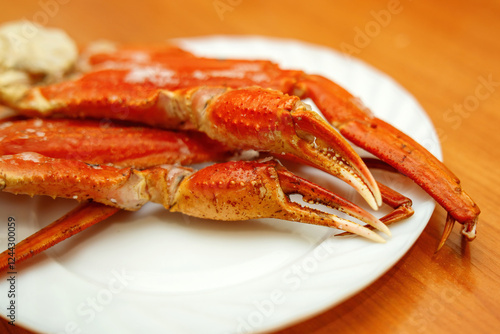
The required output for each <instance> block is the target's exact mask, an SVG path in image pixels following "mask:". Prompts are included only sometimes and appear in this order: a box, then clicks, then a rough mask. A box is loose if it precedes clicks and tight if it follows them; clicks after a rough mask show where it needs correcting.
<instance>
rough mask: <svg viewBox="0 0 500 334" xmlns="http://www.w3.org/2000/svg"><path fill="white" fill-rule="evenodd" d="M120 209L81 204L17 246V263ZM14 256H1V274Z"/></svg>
mask: <svg viewBox="0 0 500 334" xmlns="http://www.w3.org/2000/svg"><path fill="white" fill-rule="evenodd" d="M119 210H120V209H118V208H114V207H111V206H106V205H102V204H100V203H96V202H90V203H88V202H85V203H82V204H80V205H79V206H78V207H76V208H75V209H73V210H71V211H70V212H69V213H68V214H66V215H64V216H63V217H61V218H59V219H58V220H56V221H55V222H53V223H52V224H50V225H48V226H46V227H44V228H43V229H41V230H39V231H38V232H36V233H35V234H33V235H31V236H29V237H28V238H26V239H24V240H23V241H21V242H19V243H17V244H16V247H15V251H14V256H15V263H16V264H19V263H21V262H23V261H24V260H27V259H29V258H31V257H32V256H34V255H36V254H38V253H40V252H43V251H44V250H46V249H48V248H50V247H52V246H54V245H55V244H58V243H59V242H61V241H63V240H65V239H67V238H69V237H71V236H73V235H75V234H77V233H79V232H81V231H83V230H85V229H86V228H88V227H90V226H92V225H95V224H96V223H98V222H100V221H103V220H105V219H106V218H108V217H110V216H112V215H113V214H115V213H116V212H118V211H119ZM11 257H12V254H11V253H10V251H9V250H6V251H4V252H3V253H1V254H0V272H2V271H3V270H5V269H7V267H8V264H9V259H10V258H11Z"/></svg>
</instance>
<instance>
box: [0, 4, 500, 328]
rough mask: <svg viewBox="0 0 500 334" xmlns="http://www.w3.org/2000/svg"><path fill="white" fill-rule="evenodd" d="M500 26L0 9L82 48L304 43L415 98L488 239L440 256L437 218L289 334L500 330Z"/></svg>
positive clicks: (445, 10) (473, 15)
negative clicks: (450, 293) (268, 39)
mask: <svg viewBox="0 0 500 334" xmlns="http://www.w3.org/2000/svg"><path fill="white" fill-rule="evenodd" d="M499 18H500V1H498V0H479V1H467V0H454V1H451V0H446V1H435V0H413V1H412V0H374V1H367V0H366V1H352V0H333V1H332V0H307V1H296V0H295V1H292V0H287V1H284V0H278V1H264V0H254V1H251V0H184V1H173V0H143V1H132V0H120V1H118V0H112V1H102V0H30V1H28V0H17V1H15V2H14V1H10V2H7V1H5V0H4V1H3V3H2V5H1V6H0V23H3V22H6V21H11V20H20V19H26V20H31V21H35V22H37V23H39V24H41V25H44V26H50V27H58V28H62V29H64V30H66V31H67V32H68V33H69V35H70V36H72V37H73V38H74V39H75V40H76V42H77V43H79V44H85V43H88V42H90V41H93V40H96V39H110V40H114V41H118V42H129V43H162V42H166V41H168V40H170V39H172V38H179V37H191V36H205V35H219V34H222V35H263V36H272V37H280V38H291V39H298V40H302V41H305V42H310V43H314V44H319V45H323V46H326V47H330V48H332V49H335V50H337V51H340V52H346V53H349V54H351V55H352V56H354V57H357V58H359V59H361V60H363V61H364V62H366V63H368V64H370V65H372V66H373V67H375V68H377V69H379V70H380V71H382V72H385V73H386V74H388V75H389V76H391V77H392V78H394V79H395V80H396V81H398V82H399V83H400V84H401V85H402V86H403V87H405V88H406V89H407V90H408V91H409V92H410V93H411V94H412V95H414V96H415V97H416V99H417V100H418V101H419V103H420V104H421V105H422V106H423V108H424V109H425V110H426V112H427V113H428V114H429V116H430V117H431V119H432V121H433V123H434V125H435V127H436V130H437V132H438V135H439V138H440V141H441V144H442V148H443V153H444V154H443V155H444V160H445V162H446V164H447V166H448V167H450V169H451V170H453V171H454V172H455V173H456V174H457V175H459V176H460V178H461V180H462V184H463V185H464V187H465V188H466V189H467V190H468V193H469V194H470V195H471V196H472V197H473V198H475V199H476V201H478V202H479V204H480V207H481V208H482V210H483V214H482V216H481V222H480V228H481V233H482V234H481V241H476V242H475V244H474V245H473V246H474V247H471V249H472V251H471V253H472V255H471V254H470V253H469V250H468V248H467V250H465V251H464V249H465V248H466V247H464V245H463V243H462V239H461V237H460V235H459V232H458V229H456V231H454V233H452V235H451V237H450V239H449V241H448V244H447V247H445V249H443V250H442V251H441V252H440V253H439V254H438V255H437V256H436V255H434V253H433V252H434V250H435V246H436V243H437V241H438V240H439V237H440V235H441V232H442V228H443V224H444V220H445V217H446V213H445V212H444V210H443V209H441V208H438V209H436V211H435V213H434V215H433V216H432V218H431V221H430V222H429V224H428V227H427V228H426V230H425V231H424V234H423V235H422V236H421V237H420V239H419V240H418V241H417V243H416V245H415V246H414V247H413V248H412V249H411V250H410V252H409V253H408V254H407V256H405V257H404V258H403V259H402V260H401V261H400V262H399V263H398V264H397V265H396V266H395V267H394V268H393V269H391V270H390V271H389V272H388V273H387V274H386V275H385V276H383V277H382V278H380V279H379V280H378V281H377V282H375V283H374V284H373V285H371V286H370V287H369V288H367V289H366V290H365V291H363V292H362V293H360V294H358V295H356V296H354V297H353V298H352V299H350V300H349V301H347V302H345V303H343V304H342V305H339V306H337V307H335V308H333V309H332V310H329V311H328V312H325V313H323V314H321V315H318V316H317V317H315V318H312V319H310V320H307V321H305V322H302V323H300V324H298V325H296V326H294V327H293V328H291V329H290V328H289V329H287V330H286V331H285V330H284V331H283V333H284V332H293V333H306V332H307V333H317V334H319V333H327V332H330V331H333V330H338V331H340V332H342V331H347V330H351V331H353V332H356V333H361V332H366V333H368V332H370V333H371V332H373V330H374V328H376V329H377V331H378V332H381V333H384V332H394V333H396V332H397V333H404V332H407V333H414V332H416V333H420V332H428V331H429V330H430V329H435V330H434V331H431V332H438V331H439V332H448V331H450V330H452V329H453V330H454V331H459V332H460V331H462V330H464V328H462V324H468V326H470V327H468V328H472V327H473V328H474V330H475V331H477V332H484V333H487V332H488V328H493V327H489V326H490V325H491V326H495V325H494V324H495V321H496V324H497V326H496V328H498V325H500V324H499V322H500V321H499V320H498V315H496V317H495V316H494V315H492V314H491V312H492V310H495V309H497V310H498V307H499V305H498V302H495V303H493V302H490V293H491V292H492V291H498V285H496V287H495V285H494V284H495V283H494V282H498V281H496V280H497V279H498V277H500V276H499V274H498V273H496V274H493V273H492V272H489V271H484V270H481V269H478V268H477V267H480V266H481V265H484V266H483V268H484V267H485V266H488V267H489V266H490V262H489V261H490V260H491V258H492V257H493V258H494V255H493V256H492V255H491V254H495V253H496V254H498V253H499V252H498V250H495V249H497V247H496V246H495V244H496V242H495V239H494V238H495V237H494V236H493V234H492V233H493V232H494V233H495V234H496V235H497V237H498V235H499V234H500V233H499V232H498V227H494V226H496V225H495V224H494V222H495V221H497V220H498V218H497V216H496V215H493V213H494V212H495V211H496V210H497V209H498V204H497V203H496V200H498V196H495V195H494V194H495V193H496V194H497V195H498V190H497V189H496V188H497V187H494V186H492V185H494V184H498V178H499V177H500V175H499V172H498V170H499V169H498V166H496V167H495V165H496V164H497V163H500V155H499V150H498V144H500V135H499V131H498V125H499V124H500V112H499V110H500V94H499V93H498V91H499V87H500V62H499V55H500V41H499V37H498V36H499V33H500V19H499ZM479 93H481V94H479ZM492 166H493V168H492ZM492 188H494V189H493V191H494V192H493V193H491V192H489V190H492ZM486 189H489V190H488V191H487V190H486ZM492 231H493V232H492ZM471 258H472V260H471ZM471 263H472V265H471ZM495 268H497V269H498V266H496V267H495ZM496 284H498V283H496ZM455 287H457V288H463V290H462V291H464V292H463V293H462V295H461V298H462V300H461V301H460V302H458V303H454V304H453V305H445V306H447V307H444V306H443V304H440V307H434V308H432V307H429V305H435V304H433V301H435V300H436V296H439V291H443V289H455ZM444 291H446V290H444ZM401 296H404V297H405V298H401ZM377 298H378V299H377ZM381 300H382V301H383V303H380V301H381ZM381 304H384V305H381ZM438 306H439V305H438ZM448 306H449V307H448ZM448 308H450V309H451V308H452V309H454V310H455V312H447V311H446V310H447V309H448ZM367 310H370V312H366V311H367ZM394 310H396V311H394ZM476 310H482V312H476ZM389 314H390V316H388V315H389ZM479 314H481V317H482V318H481V317H477V316H478V315H479ZM460 318H461V319H462V320H461V321H457V320H459V319H460ZM361 319H362V320H361ZM6 328H7V327H6ZM0 329H1V327H0ZM9 330H11V328H9Z"/></svg>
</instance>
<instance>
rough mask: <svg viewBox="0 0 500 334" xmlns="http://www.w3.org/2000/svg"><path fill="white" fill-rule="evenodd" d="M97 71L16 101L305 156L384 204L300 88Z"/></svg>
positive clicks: (22, 106) (36, 108) (42, 111)
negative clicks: (178, 85) (163, 80)
mask: <svg viewBox="0 0 500 334" xmlns="http://www.w3.org/2000/svg"><path fill="white" fill-rule="evenodd" d="M91 77H92V75H90V76H89V77H84V78H82V80H83V81H76V82H73V81H67V82H63V83H61V84H60V85H59V88H55V86H47V87H36V88H33V89H32V90H30V91H29V93H28V94H27V95H26V96H25V97H24V98H23V99H22V101H18V102H17V103H16V108H19V110H23V113H25V114H28V115H38V116H40V115H42V116H48V115H51V114H64V115H66V116H70V117H78V116H83V115H84V116H86V117H94V118H102V117H105V118H115V119H116V118H118V119H126V120H129V121H138V122H142V123H147V124H150V125H156V126H163V127H166V128H171V129H183V130H198V131H202V132H204V133H206V134H207V135H208V136H209V137H210V138H212V139H214V140H217V141H219V142H221V143H223V144H224V145H226V146H227V147H228V148H231V149H243V150H244V149H255V150H259V151H267V152H270V153H272V154H274V155H277V156H283V155H285V156H290V157H294V158H296V159H297V160H299V161H304V162H307V163H308V164H310V165H312V166H314V167H317V168H319V169H322V170H324V171H326V172H328V173H330V174H332V175H335V176H337V177H339V178H340V179H342V180H343V181H345V182H347V183H348V184H350V185H351V186H353V187H354V188H355V189H356V190H357V191H358V192H359V193H360V194H361V196H363V198H364V199H365V200H366V201H367V202H368V204H369V205H370V206H371V207H372V208H374V209H377V208H378V206H379V205H381V204H382V201H381V195H380V191H379V189H378V186H377V183H376V182H375V180H374V178H373V176H372V175H371V173H370V172H369V170H368V168H367V167H366V166H365V164H364V163H363V161H362V160H361V158H360V157H359V156H358V154H357V153H356V152H355V151H354V150H353V149H352V147H351V146H350V145H349V144H348V143H347V142H346V141H345V140H344V139H343V138H342V137H341V136H340V135H339V134H338V133H337V132H336V131H335V130H334V129H333V128H331V126H330V125H328V124H327V123H326V122H325V121H324V120H323V119H321V118H320V117H319V116H318V115H317V114H316V113H314V112H312V111H310V110H309V108H308V106H307V105H305V104H304V103H302V102H301V101H300V99H299V98H298V97H296V96H289V95H286V94H283V93H281V92H278V91H274V90H270V89H263V88H259V87H252V88H241V89H234V90H233V89H230V88H225V87H195V88H190V89H181V90H175V91H170V90H159V89H158V88H157V87H156V86H155V85H148V84H146V83H145V84H142V85H138V84H136V83H132V84H130V83H129V84H128V85H127V82H126V80H125V78H123V77H122V78H121V80H122V81H119V78H114V79H112V80H114V82H115V84H117V83H120V85H119V86H110V82H109V81H104V82H99V81H93V79H92V78H91ZM108 79H109V78H108ZM110 80H111V79H110ZM124 80H125V81H124ZM84 81H90V82H89V83H85V82H84ZM49 90H50V91H51V92H48V91H49ZM103 92H106V93H105V94H103ZM46 94H48V95H46ZM110 96H112V98H111V97H110ZM117 110H118V111H119V112H116V111H117Z"/></svg>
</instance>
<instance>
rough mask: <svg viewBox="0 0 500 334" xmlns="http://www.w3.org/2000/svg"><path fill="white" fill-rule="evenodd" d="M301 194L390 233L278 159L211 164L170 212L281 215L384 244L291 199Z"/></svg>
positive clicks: (187, 184)
mask: <svg viewBox="0 0 500 334" xmlns="http://www.w3.org/2000/svg"><path fill="white" fill-rule="evenodd" d="M290 194H301V195H303V197H304V199H305V200H307V201H310V202H316V203H321V204H324V205H326V206H329V207H332V208H336V209H338V210H340V211H344V212H345V213H348V214H350V215H352V216H354V217H356V218H359V219H360V220H362V221H364V222H367V223H369V224H371V225H373V226H376V227H377V228H378V229H379V230H381V231H383V232H385V233H387V234H390V232H389V230H388V229H387V227H386V226H385V225H384V224H383V223H381V222H380V221H379V220H378V219H376V218H375V217H373V216H371V215H370V214H369V213H367V212H365V211H363V210H362V209H361V208H359V207H357V206H355V205H354V204H352V203H350V202H348V201H346V200H344V199H342V198H340V197H338V196H337V195H335V194H332V193H331V192H328V191H327V190H325V189H323V188H321V187H319V186H317V185H315V184H312V183H311V182H309V181H307V180H305V179H302V178H300V177H298V176H296V175H293V174H292V173H290V172H289V171H287V170H285V169H284V167H282V166H280V165H278V164H277V163H276V162H242V161H237V162H228V163H223V164H217V165H212V166H209V167H206V168H204V169H202V170H200V171H198V172H197V173H195V174H193V175H191V176H189V177H188V178H186V179H185V180H183V181H182V183H181V184H180V185H179V188H178V191H177V193H176V195H175V198H174V200H173V205H172V207H171V208H170V210H171V211H179V212H183V213H186V214H188V215H192V216H196V217H201V218H209V219H224V220H247V219H257V218H278V219H284V220H290V221H298V222H302V223H308V224H315V225H322V226H329V227H335V228H338V229H341V230H344V231H348V232H351V233H354V234H357V235H360V236H363V237H365V238H368V239H371V240H373V241H377V242H385V240H384V239H383V238H381V237H380V236H379V235H378V234H376V233H374V232H373V231H371V230H370V229H368V228H366V227H364V226H362V225H359V224H357V223H354V222H352V221H349V220H346V219H342V218H340V217H338V216H336V215H333V214H329V213H326V212H323V211H319V210H316V209H312V208H308V207H303V206H301V205H300V204H297V203H295V202H292V201H291V200H290V198H289V197H288V195H290Z"/></svg>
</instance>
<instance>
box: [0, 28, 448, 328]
mask: <svg viewBox="0 0 500 334" xmlns="http://www.w3.org/2000/svg"><path fill="white" fill-rule="evenodd" d="M177 42H179V43H180V44H181V45H182V46H184V47H185V48H187V49H189V50H192V51H194V52H196V53H198V54H200V55H208V56H212V57H213V56H217V57H240V58H265V59H272V60H274V61H276V62H279V63H281V64H282V66H283V67H287V68H295V69H303V70H305V71H307V72H310V73H318V74H323V75H325V76H327V77H330V78H331V79H333V80H335V81H337V82H338V83H340V84H341V85H343V86H344V87H346V88H347V89H348V90H350V91H351V92H353V93H354V94H355V95H357V96H359V97H360V98H361V99H362V100H363V101H364V102H365V103H366V104H367V105H368V106H369V107H370V108H371V109H372V111H373V112H374V113H375V114H377V115H378V116H379V117H380V118H382V119H384V120H386V121H388V122H390V123H392V124H394V125H395V126H397V127H398V128H400V129H402V130H403V131H405V132H406V133H408V134H409V135H411V136H412V137H413V138H415V139H416V140H417V141H419V142H421V143H423V144H424V145H425V146H426V147H428V148H429V149H430V150H431V151H432V152H433V153H434V154H435V155H437V156H438V157H439V158H441V151H440V146H439V142H438V139H437V136H436V133H435V131H434V129H433V126H432V124H431V122H430V121H429V118H428V117H427V115H426V114H425V112H424V111H423V110H422V108H421V107H420V106H419V105H418V103H417V102H416V101H415V100H414V99H413V97H412V96H411V95H410V94H408V93H407V92H406V91H405V90H404V89H403V88H401V87H400V86H399V85H398V84H396V83H395V82H394V81H393V80H391V79H390V78H388V77H387V76H386V75H384V74H382V73H380V72H378V71H376V70H374V69H373V68H371V67H369V66H367V65H366V64H363V63H361V62H359V61H357V60H354V59H352V58H348V57H345V56H343V55H341V54H338V53H336V52H334V51H332V50H329V49H326V48H322V47H317V46H313V45H308V44H304V43H299V42H296V41H288V40H275V39H264V38H259V37H248V38H245V37H234V38H233V37H213V38H200V39H189V40H181V41H177ZM302 172H305V173H308V174H309V177H312V178H313V179H315V180H316V181H317V182H319V183H320V184H322V185H324V186H327V187H335V188H340V191H341V192H342V193H343V194H344V196H346V197H347V198H349V199H351V200H355V201H357V202H358V203H361V202H362V201H361V200H360V199H359V198H358V196H357V194H355V193H354V192H353V191H352V190H350V189H348V188H347V187H346V186H344V185H341V184H339V183H338V182H337V181H335V180H331V178H330V177H328V176H325V175H323V174H315V171H312V170H302ZM376 177H377V178H379V179H380V180H381V181H382V182H384V183H386V184H388V185H389V186H392V187H393V188H395V189H397V190H399V191H400V192H402V193H404V194H406V195H407V196H409V197H411V198H412V200H413V203H414V208H415V215H414V216H413V217H412V218H410V219H408V220H407V221H405V222H403V223H399V224H396V225H394V226H392V228H391V230H392V233H393V237H392V238H391V239H390V240H388V242H387V243H386V244H376V243H373V242H370V241H367V240H363V239H361V238H352V237H347V238H339V237H334V236H332V233H333V230H331V229H328V228H323V227H317V226H309V225H304V224H299V223H288V222H282V221H277V220H271V219H268V220H259V221H249V222H237V223H236V222H233V223H229V222H211V221H204V220H200V219H193V218H188V217H185V216H183V215H180V214H171V213H168V212H166V211H164V210H163V209H162V208H161V207H158V206H156V205H148V206H146V207H145V208H143V209H142V210H140V211H139V212H137V213H125V212H124V213H119V214H118V215H116V216H115V217H113V218H112V219H110V220H109V221H107V222H103V223H101V224H98V225H96V226H94V227H93V228H91V229H89V230H87V231H84V232H83V233H81V234H80V235H78V236H75V237H73V238H72V239H69V240H67V241H65V242H64V243H62V244H60V245H57V246H56V247H54V248H53V249H51V250H49V251H47V252H45V253H44V254H41V255H39V256H37V257H36V258H35V259H32V260H30V261H28V262H27V263H24V264H22V265H19V266H18V267H17V268H16V270H17V275H16V280H15V282H16V288H15V292H16V298H15V303H16V304H15V305H16V324H20V325H23V326H26V327H27V328H30V329H33V330H36V331H40V332H44V333H46V332H48V333H138V332H141V333H177V334H178V333H219V334H220V333H253V332H262V331H270V330H274V329H278V328H281V327H283V326H287V325H290V324H292V323H295V322H298V321H300V320H303V319H305V318H307V317H310V316H312V315H314V314H317V313H319V312H321V311H323V310H325V309H327V308H330V307H332V306H334V305H336V304H338V303H340V302H342V301H343V300H345V299H346V298H349V297H350V296H352V295H353V294H355V293H357V292H359V291H360V290H362V289H363V288H365V287H366V286H368V285H369V284H370V283H372V282H373V281H374V280H376V279H377V278H378V277H380V276H381V275H383V274H384V273H385V272H386V271H387V270H388V269H390V268H391V267H392V266H393V265H394V264H395V263H396V262H397V261H398V260H399V259H400V258H401V257H402V256H403V255H404V254H405V253H406V252H407V250H408V249H409V248H410V247H411V246H412V245H413V243H414V242H415V240H416V239H417V238H418V237H419V235H420V234H421V232H422V230H423V229H424V227H425V226H426V224H427V222H428V220H429V218H430V216H431V214H432V212H433V210H434V201H433V200H431V199H430V198H429V197H428V196H427V195H426V194H425V193H424V192H423V191H421V190H420V189H419V188H418V187H416V186H415V185H414V184H413V183H412V182H411V181H409V180H407V179H405V178H403V177H401V176H398V175H394V174H389V173H376ZM73 206H74V203H73V202H72V201H66V200H52V199H50V198H37V197H35V198H33V199H30V198H28V197H26V196H14V195H10V194H0V211H1V213H2V214H1V218H0V219H1V221H0V236H1V237H0V248H2V249H5V248H6V244H7V240H6V239H7V238H6V235H7V220H8V217H9V216H12V217H15V219H16V238H17V240H18V241H20V240H21V239H23V238H24V237H26V236H28V235H30V234H31V233H33V232H34V231H36V230H38V229H40V228H41V227H43V226H45V225H47V224H48V223H49V222H51V221H53V220H55V219H56V218H58V217H59V216H61V215H62V214H63V213H65V212H67V211H68V210H69V209H70V208H71V207H73ZM377 214H378V215H379V216H380V215H381V213H377ZM8 290H9V284H8V282H7V281H6V279H5V278H2V279H1V281H0V309H1V310H2V311H1V313H2V315H3V316H5V313H6V308H7V306H8V305H9V302H10V300H11V299H10V298H8Z"/></svg>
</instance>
